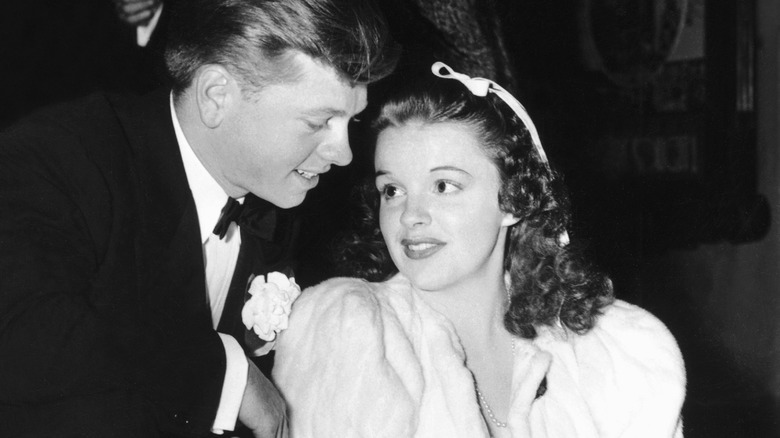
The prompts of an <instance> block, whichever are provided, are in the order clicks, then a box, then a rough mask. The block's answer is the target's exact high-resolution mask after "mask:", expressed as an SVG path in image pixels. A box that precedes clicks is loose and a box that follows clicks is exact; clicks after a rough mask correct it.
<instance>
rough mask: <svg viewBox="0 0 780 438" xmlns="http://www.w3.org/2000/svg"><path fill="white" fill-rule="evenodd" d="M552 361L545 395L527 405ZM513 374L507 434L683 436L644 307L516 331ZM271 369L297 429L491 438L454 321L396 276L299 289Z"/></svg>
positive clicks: (669, 374)
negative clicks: (575, 323) (571, 327)
mask: <svg viewBox="0 0 780 438" xmlns="http://www.w3.org/2000/svg"><path fill="white" fill-rule="evenodd" d="M547 366H549V371H547V374H546V375H547V382H548V387H547V392H546V393H545V394H544V395H543V396H542V397H541V398H539V399H537V400H536V401H533V402H531V400H533V393H535V390H536V388H537V387H538V385H539V382H540V381H541V378H542V377H543V375H544V370H546V369H547ZM540 370H541V373H540ZM513 375H514V377H513V383H512V385H513V393H514V394H515V395H516V397H515V398H516V399H517V400H514V401H513V402H512V405H511V408H510V412H509V418H508V420H507V421H508V423H509V428H510V430H511V432H512V436H513V437H518V438H519V437H529V436H530V437H532V438H546V437H550V438H570V437H575V436H576V437H578V438H588V437H602V438H604V437H609V438H611V437H615V438H617V437H623V438H643V437H648V438H650V437H652V438H657V437H668V438H672V437H674V438H679V437H682V420H681V417H680V409H681V407H682V402H683V398H684V395H685V369H684V365H683V361H682V357H681V355H680V351H679V349H678V347H677V344H676V342H675V340H674V338H673V337H672V335H671V334H670V333H669V331H668V330H667V329H666V327H665V326H664V325H663V324H662V323H661V322H660V321H658V319H656V318H655V317H653V316H652V315H651V314H649V313H648V312H646V311H644V310H642V309H641V308H639V307H636V306H632V305H630V304H627V303H625V302H622V301H617V302H616V303H615V304H613V305H612V306H610V307H609V308H607V309H606V311H605V314H604V315H603V316H601V317H600V319H599V320H598V324H597V326H596V327H595V328H594V329H593V330H591V331H590V332H589V333H587V334H586V335H584V336H578V335H575V334H571V333H568V332H566V331H564V330H562V329H553V328H544V329H542V330H540V331H539V336H538V337H537V339H535V340H533V341H527V340H521V339H518V340H517V348H516V356H515V369H514V373H513ZM273 376H274V381H275V383H276V384H277V386H278V388H279V389H280V391H281V392H282V395H283V396H284V398H285V399H286V401H287V403H288V406H289V415H290V417H289V418H290V426H291V436H292V437H293V438H304V437H371V438H374V437H388V438H398V437H417V438H427V437H448V438H457V437H464V438H466V437H468V438H475V437H488V436H489V434H488V429H487V426H486V425H485V421H484V419H483V417H482V414H481V412H480V408H479V405H478V401H477V398H476V394H475V388H474V379H473V377H472V375H471V373H470V372H469V370H468V369H467V368H466V366H465V354H464V352H463V349H462V347H461V345H460V341H459V340H458V337H457V335H456V333H455V330H454V328H453V326H452V325H451V324H450V322H449V321H447V320H446V319H445V317H444V316H442V315H441V314H439V313H438V312H436V311H435V310H433V309H432V308H430V307H429V306H428V305H427V304H425V303H424V302H423V300H422V299H421V298H420V296H418V295H417V293H416V292H414V291H413V290H412V288H411V287H410V285H409V283H408V280H406V279H405V278H404V277H403V276H401V275H396V276H395V277H394V278H392V279H391V280H389V281H387V282H385V283H368V282H365V281H361V280H356V279H347V278H337V279H332V280H328V281H326V282H324V283H322V284H320V285H318V286H315V287H313V288H309V289H307V290H306V291H304V292H303V294H302V295H301V297H300V298H299V299H298V301H297V302H296V303H295V305H294V307H293V311H292V315H291V319H290V326H289V329H288V330H287V331H285V332H283V333H282V334H281V335H280V337H279V340H278V343H277V346H276V359H275V366H274V371H273ZM523 393H524V394H525V395H522V394H523ZM529 394H530V396H529ZM523 400H526V401H523Z"/></svg>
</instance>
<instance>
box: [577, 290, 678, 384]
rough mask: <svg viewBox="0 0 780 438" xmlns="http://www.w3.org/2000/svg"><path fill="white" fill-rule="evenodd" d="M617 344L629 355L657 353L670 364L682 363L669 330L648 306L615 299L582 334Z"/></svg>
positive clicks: (656, 354)
mask: <svg viewBox="0 0 780 438" xmlns="http://www.w3.org/2000/svg"><path fill="white" fill-rule="evenodd" d="M589 338H595V340H598V341H599V342H603V343H606V345H612V346H614V347H615V348H620V349H622V350H624V351H626V353H630V354H631V355H632V356H647V357H656V358H657V360H659V361H666V362H667V363H668V364H669V365H671V366H675V367H678V368H682V367H683V359H682V354H681V353H680V349H679V347H678V346H677V341H676V340H675V338H674V336H673V335H672V333H671V332H670V331H669V329H668V328H667V327H666V325H665V324H664V323H663V322H661V320H660V319H658V318H657V317H656V316H655V315H653V314H652V313H650V312H648V311H647V310H645V309H643V308H641V307H639V306H637V305H634V304H630V303H627V302H625V301H622V300H615V302H614V303H612V304H611V305H609V306H607V307H606V308H605V309H604V313H603V314H602V315H601V316H600V317H599V318H598V319H597V322H596V326H595V327H594V329H593V330H592V331H591V332H589V333H586V334H585V335H584V336H583V339H584V340H588V339H589Z"/></svg>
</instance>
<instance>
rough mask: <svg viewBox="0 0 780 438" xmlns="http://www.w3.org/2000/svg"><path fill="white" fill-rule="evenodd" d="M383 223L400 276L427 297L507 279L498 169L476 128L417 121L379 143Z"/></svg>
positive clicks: (507, 219) (509, 220)
mask: <svg viewBox="0 0 780 438" xmlns="http://www.w3.org/2000/svg"><path fill="white" fill-rule="evenodd" d="M374 164H375V166H376V172H377V173H376V186H377V189H378V190H379V191H380V198H381V204H380V211H379V223H380V228H381V230H382V234H383V236H384V239H385V242H386V243H387V247H388V249H389V250H390V255H391V257H392V259H393V262H395V265H396V266H397V267H398V269H399V271H400V272H401V273H402V274H404V275H405V276H406V277H408V278H409V279H410V280H411V282H412V284H414V285H415V287H417V288H418V289H421V290H441V289H444V288H447V287H450V286H453V285H462V284H465V283H467V282H472V281H476V282H478V283H476V284H486V283H484V282H485V281H487V280H490V281H495V278H496V277H493V276H498V277H497V278H502V277H501V276H502V273H503V258H504V241H505V237H506V227H507V226H509V225H512V224H514V223H515V222H516V220H515V219H514V218H513V217H512V215H510V214H507V213H504V212H502V211H501V210H500V209H499V205H498V191H499V186H500V181H499V175H498V170H497V169H496V167H495V165H494V164H493V162H492V161H491V160H489V159H488V158H487V156H486V155H485V154H484V152H483V151H482V149H481V147H480V144H479V139H478V138H477V136H476V135H475V133H474V132H473V131H472V130H471V128H470V127H467V126H465V125H461V124H457V123H449V122H447V123H435V124H423V123H421V122H416V123H415V122H412V123H409V124H406V125H403V126H401V127H390V128H387V129H385V130H384V131H382V132H381V133H380V134H379V137H378V138H377V146H376V156H375V162H374Z"/></svg>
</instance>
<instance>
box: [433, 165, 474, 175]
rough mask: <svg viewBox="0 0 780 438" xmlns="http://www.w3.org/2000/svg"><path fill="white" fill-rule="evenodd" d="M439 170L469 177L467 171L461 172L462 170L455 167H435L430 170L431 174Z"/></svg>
mask: <svg viewBox="0 0 780 438" xmlns="http://www.w3.org/2000/svg"><path fill="white" fill-rule="evenodd" d="M441 170H446V171H451V172H460V173H465V174H466V175H469V176H471V173H469V172H468V171H466V170H463V169H461V168H460V167H457V166H437V167H434V168H433V169H431V172H437V171H441Z"/></svg>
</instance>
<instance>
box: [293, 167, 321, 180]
mask: <svg viewBox="0 0 780 438" xmlns="http://www.w3.org/2000/svg"><path fill="white" fill-rule="evenodd" d="M295 171H296V172H298V175H300V176H302V177H304V178H306V179H312V178H314V177H315V176H317V174H316V173H311V172H306V171H304V170H299V169H295Z"/></svg>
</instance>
